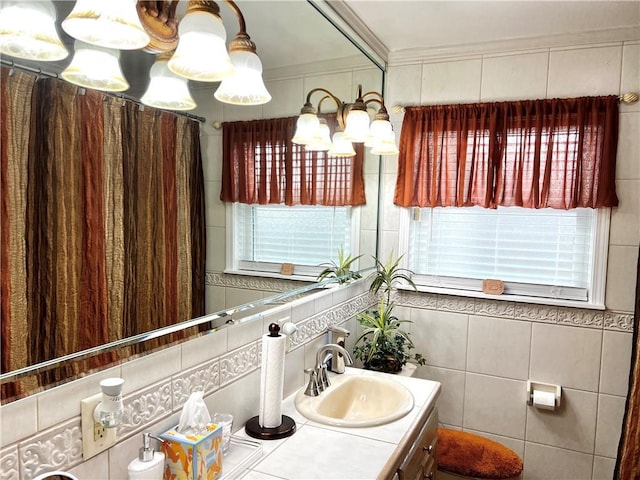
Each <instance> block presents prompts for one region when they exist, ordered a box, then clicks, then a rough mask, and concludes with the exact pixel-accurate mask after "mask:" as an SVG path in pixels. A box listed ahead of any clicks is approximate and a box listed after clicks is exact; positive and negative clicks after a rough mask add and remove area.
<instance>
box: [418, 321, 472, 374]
mask: <svg viewBox="0 0 640 480" xmlns="http://www.w3.org/2000/svg"><path fill="white" fill-rule="evenodd" d="M411 321H412V322H413V324H412V325H411V332H412V333H411V338H412V340H413V343H414V344H415V346H416V351H418V352H421V353H422V354H423V355H424V357H425V358H426V359H427V364H428V365H430V366H435V367H444V368H453V369H457V370H464V368H465V365H466V351H467V323H468V316H467V315H464V314H461V313H449V312H438V311H433V310H422V309H412V310H411Z"/></svg>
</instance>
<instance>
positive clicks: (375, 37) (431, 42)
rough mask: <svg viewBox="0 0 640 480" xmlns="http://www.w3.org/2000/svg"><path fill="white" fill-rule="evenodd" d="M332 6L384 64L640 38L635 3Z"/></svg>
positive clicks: (389, 0) (350, 0)
mask: <svg viewBox="0 0 640 480" xmlns="http://www.w3.org/2000/svg"><path fill="white" fill-rule="evenodd" d="M330 4H331V5H332V6H333V7H334V8H335V9H336V11H337V12H338V13H339V14H340V15H341V16H342V17H343V18H344V19H345V21H347V22H348V23H350V24H351V25H352V26H354V29H356V31H358V33H359V34H360V35H361V36H362V37H363V38H364V39H365V40H366V41H367V43H369V44H370V45H371V46H372V47H374V48H376V50H377V53H378V54H379V55H381V56H382V57H383V58H386V59H387V60H388V61H389V62H390V63H393V62H394V61H401V60H403V59H404V60H406V59H410V57H412V56H414V57H416V58H428V57H429V56H434V55H446V54H465V53H466V54H469V53H478V52H492V51H500V50H514V48H515V49H520V48H541V47H545V48H546V47H556V46H563V45H579V44H581V43H585V42H593V41H597V42H600V41H602V42H608V41H622V40H632V39H636V40H637V39H639V38H640V1H638V0H635V1H542V0H539V1H457V0H449V1H415V0H414V1H405V0H386V1H383V0H345V1H334V2H330Z"/></svg>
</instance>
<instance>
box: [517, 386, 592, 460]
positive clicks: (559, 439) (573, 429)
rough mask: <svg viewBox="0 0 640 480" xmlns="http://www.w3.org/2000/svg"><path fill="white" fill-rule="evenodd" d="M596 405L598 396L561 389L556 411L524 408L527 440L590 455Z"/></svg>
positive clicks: (531, 407) (530, 407)
mask: <svg viewBox="0 0 640 480" xmlns="http://www.w3.org/2000/svg"><path fill="white" fill-rule="evenodd" d="M597 404H598V394H597V393H591V392H583V391H581V390H572V389H569V388H564V389H562V403H561V405H560V409H559V410H557V411H549V410H540V409H538V408H536V407H533V406H527V436H526V439H527V441H528V442H535V443H541V444H544V445H550V446H553V447H560V448H567V449H570V450H577V451H579V452H584V453H593V442H594V438H595V433H596V409H597Z"/></svg>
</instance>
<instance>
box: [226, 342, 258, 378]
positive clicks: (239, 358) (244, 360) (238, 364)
mask: <svg viewBox="0 0 640 480" xmlns="http://www.w3.org/2000/svg"><path fill="white" fill-rule="evenodd" d="M260 343H261V342H253V343H250V344H248V345H245V346H244V347H241V348H238V349H237V350H234V351H232V352H229V353H227V354H225V355H223V356H222V357H220V386H221V387H223V386H225V385H227V384H228V383H231V382H233V381H234V380H237V379H238V378H240V377H243V376H245V375H247V374H248V373H251V372H253V371H254V370H257V369H258V367H259V366H260V357H259V355H258V344H260Z"/></svg>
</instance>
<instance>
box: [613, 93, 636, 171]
mask: <svg viewBox="0 0 640 480" xmlns="http://www.w3.org/2000/svg"><path fill="white" fill-rule="evenodd" d="M638 103H639V104H640V102H638ZM616 178H617V179H627V180H630V179H634V180H638V179H640V112H631V113H621V114H620V122H619V124H618V155H617V158H616Z"/></svg>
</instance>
